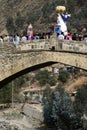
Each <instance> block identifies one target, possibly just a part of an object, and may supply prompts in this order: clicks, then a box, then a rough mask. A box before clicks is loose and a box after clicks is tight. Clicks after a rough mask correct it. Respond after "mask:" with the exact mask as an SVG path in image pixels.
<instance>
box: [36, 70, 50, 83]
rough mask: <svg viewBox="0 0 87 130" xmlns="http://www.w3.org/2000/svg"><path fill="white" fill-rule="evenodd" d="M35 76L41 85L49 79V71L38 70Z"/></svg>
mask: <svg viewBox="0 0 87 130" xmlns="http://www.w3.org/2000/svg"><path fill="white" fill-rule="evenodd" d="M35 77H36V79H37V80H38V81H39V83H40V84H41V85H45V84H46V83H47V82H48V80H49V72H48V71H47V70H43V71H39V73H38V74H36V76H35Z"/></svg>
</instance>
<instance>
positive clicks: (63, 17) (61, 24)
mask: <svg viewBox="0 0 87 130" xmlns="http://www.w3.org/2000/svg"><path fill="white" fill-rule="evenodd" d="M56 12H57V28H56V33H59V34H61V32H63V33H64V35H67V34H68V31H67V24H66V23H67V22H68V19H69V18H70V17H71V14H68V13H67V11H66V7H65V6H57V7H56Z"/></svg>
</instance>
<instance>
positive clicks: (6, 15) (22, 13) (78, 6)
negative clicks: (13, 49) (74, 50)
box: [0, 0, 87, 33]
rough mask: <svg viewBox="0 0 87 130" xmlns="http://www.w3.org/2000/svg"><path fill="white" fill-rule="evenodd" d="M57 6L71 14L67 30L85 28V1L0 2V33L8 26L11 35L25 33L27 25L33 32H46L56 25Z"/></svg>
mask: <svg viewBox="0 0 87 130" xmlns="http://www.w3.org/2000/svg"><path fill="white" fill-rule="evenodd" d="M58 5H64V6H66V8H67V11H68V12H69V13H71V16H72V17H71V18H70V20H69V28H71V27H76V28H79V29H80V28H84V27H87V23H86V21H87V8H86V7H87V1H85V0H74V1H73V0H0V33H5V32H6V29H8V30H9V29H10V28H7V27H8V24H10V25H11V28H13V32H11V33H15V32H18V33H23V32H24V31H25V32H26V28H27V26H28V24H29V23H32V24H33V27H34V30H35V31H37V30H38V31H46V30H47V29H48V27H49V26H51V25H53V24H56V15H57V13H56V11H55V8H56V6H58Z"/></svg>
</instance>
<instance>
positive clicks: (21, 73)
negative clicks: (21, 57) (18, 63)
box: [0, 61, 57, 88]
mask: <svg viewBox="0 0 87 130" xmlns="http://www.w3.org/2000/svg"><path fill="white" fill-rule="evenodd" d="M56 63H57V62H52V61H50V62H46V63H42V64H38V65H35V66H32V67H29V68H26V69H24V70H22V71H20V72H18V73H15V74H13V75H11V76H9V77H7V78H5V79H4V80H2V81H0V88H2V87H4V86H5V85H6V84H8V83H9V82H11V81H12V80H14V79H16V78H18V77H20V76H22V75H24V74H27V73H29V72H31V71H34V70H38V69H40V68H44V67H47V66H50V65H52V64H56Z"/></svg>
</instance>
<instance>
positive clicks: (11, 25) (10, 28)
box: [6, 16, 15, 35]
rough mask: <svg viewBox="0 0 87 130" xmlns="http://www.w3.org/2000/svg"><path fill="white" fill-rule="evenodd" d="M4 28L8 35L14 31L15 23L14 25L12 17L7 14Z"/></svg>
mask: <svg viewBox="0 0 87 130" xmlns="http://www.w3.org/2000/svg"><path fill="white" fill-rule="evenodd" d="M6 28H7V31H8V33H9V34H10V35H13V34H14V32H15V25H14V20H13V17H11V16H9V17H8V18H7V21H6Z"/></svg>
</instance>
